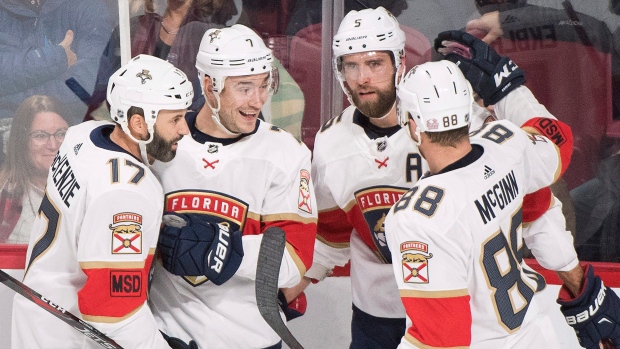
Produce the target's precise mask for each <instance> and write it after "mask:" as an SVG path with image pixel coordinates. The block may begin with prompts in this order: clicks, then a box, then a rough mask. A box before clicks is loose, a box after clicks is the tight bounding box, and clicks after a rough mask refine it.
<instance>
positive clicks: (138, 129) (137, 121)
mask: <svg viewBox="0 0 620 349" xmlns="http://www.w3.org/2000/svg"><path fill="white" fill-rule="evenodd" d="M127 126H129V131H130V132H131V134H132V135H133V136H134V137H135V138H136V139H147V137H148V128H147V125H146V121H145V120H144V117H143V116H142V115H140V114H133V115H131V116H130V117H129V121H128V125H127Z"/></svg>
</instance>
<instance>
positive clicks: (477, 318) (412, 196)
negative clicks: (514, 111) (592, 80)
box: [385, 121, 561, 348]
mask: <svg viewBox="0 0 620 349" xmlns="http://www.w3.org/2000/svg"><path fill="white" fill-rule="evenodd" d="M471 143H472V146H473V148H474V151H475V150H477V151H478V154H479V157H475V156H474V157H473V158H469V159H466V158H467V157H466V158H464V159H462V160H460V161H459V162H458V164H457V165H455V166H452V165H451V167H452V168H451V169H450V170H449V171H445V172H441V173H439V174H435V175H432V176H429V177H424V178H422V179H420V180H419V181H418V183H417V185H416V186H415V187H413V188H412V189H411V190H410V191H408V192H407V193H406V194H405V195H403V197H402V198H401V200H400V201H399V202H398V203H397V204H396V205H395V206H394V207H393V208H392V210H391V211H390V213H389V214H388V216H387V218H386V223H385V224H386V231H387V236H388V245H389V248H390V250H391V252H392V258H393V269H394V273H395V276H396V282H397V284H398V288H399V289H400V297H401V299H402V301H403V304H404V305H405V309H406V311H407V320H408V322H407V332H406V334H405V336H404V338H403V340H402V341H401V344H400V346H399V348H427V347H433V348H442V347H471V348H528V346H527V345H529V348H531V347H532V346H531V340H532V337H531V336H530V337H528V333H529V334H530V335H532V334H533V336H534V337H536V338H535V340H537V341H538V342H536V343H537V344H539V345H540V346H538V347H541V348H543V347H544V348H553V346H551V345H552V344H553V339H551V340H550V341H549V342H548V343H545V340H546V338H547V337H546V336H545V335H543V334H544V333H542V332H541V330H542V328H541V327H540V326H537V325H536V322H535V321H536V320H538V319H540V318H544V314H543V313H544V311H545V310H546V309H545V308H546V306H545V305H543V304H539V303H538V302H537V297H535V293H536V292H537V291H539V290H542V288H543V287H544V286H545V282H544V279H543V278H542V277H541V276H540V275H539V274H537V273H535V272H533V271H531V270H530V269H528V267H527V266H526V265H525V264H524V263H523V261H522V255H521V248H522V241H523V239H522V232H521V223H522V211H521V209H522V202H523V197H524V195H525V194H526V193H530V192H534V191H536V190H538V189H540V188H542V187H545V186H547V185H550V184H551V183H552V182H553V181H554V180H555V179H557V176H558V175H559V173H560V166H561V161H560V158H559V156H558V150H557V148H556V146H555V145H554V144H553V142H551V141H550V140H549V139H547V138H545V137H542V136H539V135H531V134H527V133H525V132H524V131H523V130H521V129H520V128H519V127H518V126H515V125H514V124H512V123H510V122H508V121H496V122H492V123H489V124H487V125H486V126H485V127H483V128H482V129H481V130H480V131H479V132H478V133H477V134H476V135H475V136H473V137H472V139H471ZM474 151H472V153H470V154H469V155H468V157H469V156H471V154H473V153H474ZM547 253H555V251H553V250H549V251H547ZM545 330H547V329H546V328H545ZM551 332H552V331H551ZM522 338H524V339H523V340H528V339H529V340H530V343H529V344H527V345H525V342H522V341H521V340H522ZM515 342H516V343H515Z"/></svg>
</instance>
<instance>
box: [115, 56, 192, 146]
mask: <svg viewBox="0 0 620 349" xmlns="http://www.w3.org/2000/svg"><path fill="white" fill-rule="evenodd" d="M193 97H194V90H193V88H192V83H191V82H190V81H189V80H188V79H187V76H186V75H185V73H183V71H181V70H180V69H178V68H176V67H175V66H174V65H172V64H170V63H168V62H166V61H164V60H162V59H159V58H157V57H153V56H149V55H139V56H137V57H135V58H133V59H132V60H130V61H129V63H127V64H125V65H124V66H123V67H121V68H120V69H119V70H117V71H116V72H115V73H114V74H113V75H112V76H111V77H110V80H109V81H108V92H107V99H108V102H109V103H110V114H111V117H112V119H113V120H114V121H116V122H117V123H118V124H120V125H121V127H122V129H123V131H125V133H127V134H128V135H129V137H131V139H133V140H134V141H135V142H137V143H138V144H140V145H143V144H144V145H145V144H148V143H150V142H151V141H152V140H153V135H154V133H155V132H154V125H155V121H156V120H157V114H159V111H160V110H162V109H165V110H178V109H187V108H188V107H189V106H190V105H191V104H192V98H193ZM131 107H139V108H142V109H143V110H144V120H145V122H146V125H147V128H148V131H149V139H148V140H146V141H141V140H137V139H135V138H134V137H133V136H132V135H131V133H130V132H129V128H128V127H127V124H128V121H129V120H128V118H129V116H131V115H127V111H128V110H129V108H131Z"/></svg>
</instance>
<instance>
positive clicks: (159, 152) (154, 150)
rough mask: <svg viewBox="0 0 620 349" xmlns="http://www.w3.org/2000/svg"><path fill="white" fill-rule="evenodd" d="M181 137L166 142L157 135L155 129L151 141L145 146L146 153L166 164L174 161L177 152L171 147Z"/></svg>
mask: <svg viewBox="0 0 620 349" xmlns="http://www.w3.org/2000/svg"><path fill="white" fill-rule="evenodd" d="M181 138H183V136H179V137H178V138H175V139H173V140H170V141H166V140H165V139H164V138H163V137H162V136H160V135H159V133H158V132H157V129H156V130H155V134H154V135H153V140H152V141H151V142H150V143H149V144H147V145H146V152H147V153H148V154H149V155H150V156H152V157H153V158H155V159H156V160H159V161H161V162H168V161H171V160H172V159H174V157H175V156H176V154H177V152H176V150H173V149H172V145H173V144H174V143H176V142H178V141H180V140H181Z"/></svg>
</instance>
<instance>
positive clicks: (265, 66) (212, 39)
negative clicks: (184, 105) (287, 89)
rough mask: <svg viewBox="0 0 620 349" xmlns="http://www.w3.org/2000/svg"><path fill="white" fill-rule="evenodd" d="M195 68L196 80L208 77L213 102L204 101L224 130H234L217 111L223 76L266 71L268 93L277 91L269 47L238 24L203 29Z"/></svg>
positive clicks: (253, 33) (275, 74) (251, 31)
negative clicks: (196, 71) (214, 103)
mask: <svg viewBox="0 0 620 349" xmlns="http://www.w3.org/2000/svg"><path fill="white" fill-rule="evenodd" d="M196 69H197V70H198V72H199V79H200V81H203V79H204V75H207V76H209V77H210V78H211V82H212V85H213V92H214V94H215V98H216V100H217V106H215V107H214V106H211V105H210V104H209V102H208V100H207V105H209V107H210V108H211V110H212V111H213V119H214V120H215V122H216V123H217V124H218V125H219V126H220V128H222V130H224V131H225V132H226V133H228V134H234V133H232V132H230V131H229V130H228V129H226V128H225V127H224V126H223V125H222V124H221V122H220V120H219V115H218V112H219V110H220V98H219V93H220V92H221V91H222V89H223V88H224V80H225V79H226V77H229V76H243V75H255V74H262V73H269V86H270V93H275V92H277V86H278V71H277V68H276V67H275V66H274V65H273V55H272V53H271V50H270V49H269V48H267V46H265V43H264V42H263V40H262V39H261V38H260V37H259V36H258V35H256V33H255V32H254V31H253V30H252V29H250V28H248V27H246V26H244V25H242V24H235V25H233V26H231V27H228V28H222V29H209V30H207V32H206V33H205V34H204V35H203V37H202V41H201V42H200V48H199V50H198V55H197V56H196ZM203 93H204V90H203Z"/></svg>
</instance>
